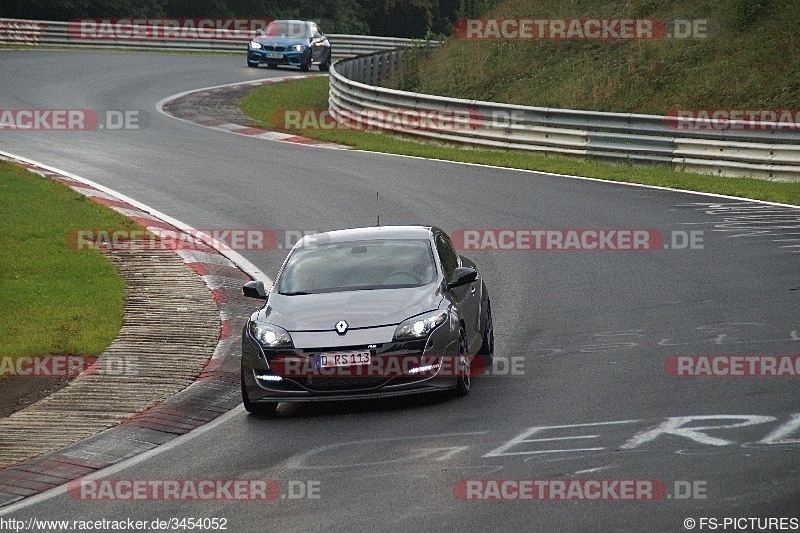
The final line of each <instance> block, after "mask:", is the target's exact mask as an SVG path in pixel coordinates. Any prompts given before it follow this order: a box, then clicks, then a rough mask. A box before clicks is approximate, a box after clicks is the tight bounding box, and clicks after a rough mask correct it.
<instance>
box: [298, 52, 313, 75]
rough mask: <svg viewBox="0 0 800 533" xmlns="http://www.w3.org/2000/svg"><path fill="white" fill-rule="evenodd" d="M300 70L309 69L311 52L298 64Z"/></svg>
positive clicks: (306, 70) (305, 70)
mask: <svg viewBox="0 0 800 533" xmlns="http://www.w3.org/2000/svg"><path fill="white" fill-rule="evenodd" d="M300 70H302V71H303V72H308V71H309V70H311V54H308V59H307V60H305V61H303V62H302V63H301V64H300Z"/></svg>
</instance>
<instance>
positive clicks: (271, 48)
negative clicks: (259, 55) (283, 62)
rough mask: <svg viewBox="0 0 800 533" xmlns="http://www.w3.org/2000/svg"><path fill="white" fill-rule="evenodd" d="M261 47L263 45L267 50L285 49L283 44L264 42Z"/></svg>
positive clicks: (278, 50)
mask: <svg viewBox="0 0 800 533" xmlns="http://www.w3.org/2000/svg"><path fill="white" fill-rule="evenodd" d="M263 47H264V50H267V51H268V52H285V51H286V47H285V46H283V45H280V44H278V45H271V44H265V45H263Z"/></svg>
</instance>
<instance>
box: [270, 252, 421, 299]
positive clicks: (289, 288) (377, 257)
mask: <svg viewBox="0 0 800 533" xmlns="http://www.w3.org/2000/svg"><path fill="white" fill-rule="evenodd" d="M435 279H436V265H435V262H434V259H433V253H432V252H431V247H430V243H429V241H428V240H426V239H402V240H401V239H386V240H368V241H349V242H335V243H325V244H314V245H313V246H298V247H297V248H296V249H295V250H294V251H293V252H292V254H291V255H290V256H289V258H288V259H287V260H286V264H285V266H284V268H283V271H282V273H281V275H280V278H279V280H278V286H277V290H278V292H279V293H280V294H283V295H298V294H317V293H325V292H341V291H356V290H374V289H398V288H409V287H421V286H423V285H428V284H429V283H433V282H434V281H435Z"/></svg>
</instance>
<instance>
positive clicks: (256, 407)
mask: <svg viewBox="0 0 800 533" xmlns="http://www.w3.org/2000/svg"><path fill="white" fill-rule="evenodd" d="M242 404H244V410H245V411H247V412H248V413H253V414H255V415H274V414H275V412H276V411H277V410H278V403H277V402H268V403H253V402H251V401H250V396H249V395H248V394H247V387H246V386H245V384H244V375H242Z"/></svg>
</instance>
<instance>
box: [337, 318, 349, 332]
mask: <svg viewBox="0 0 800 533" xmlns="http://www.w3.org/2000/svg"><path fill="white" fill-rule="evenodd" d="M333 327H334V328H336V331H337V332H338V333H339V335H344V334H345V333H347V328H349V327H350V325H349V324H348V323H347V322H345V321H344V320H340V321H339V322H337V323H336V325H335V326H333Z"/></svg>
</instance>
